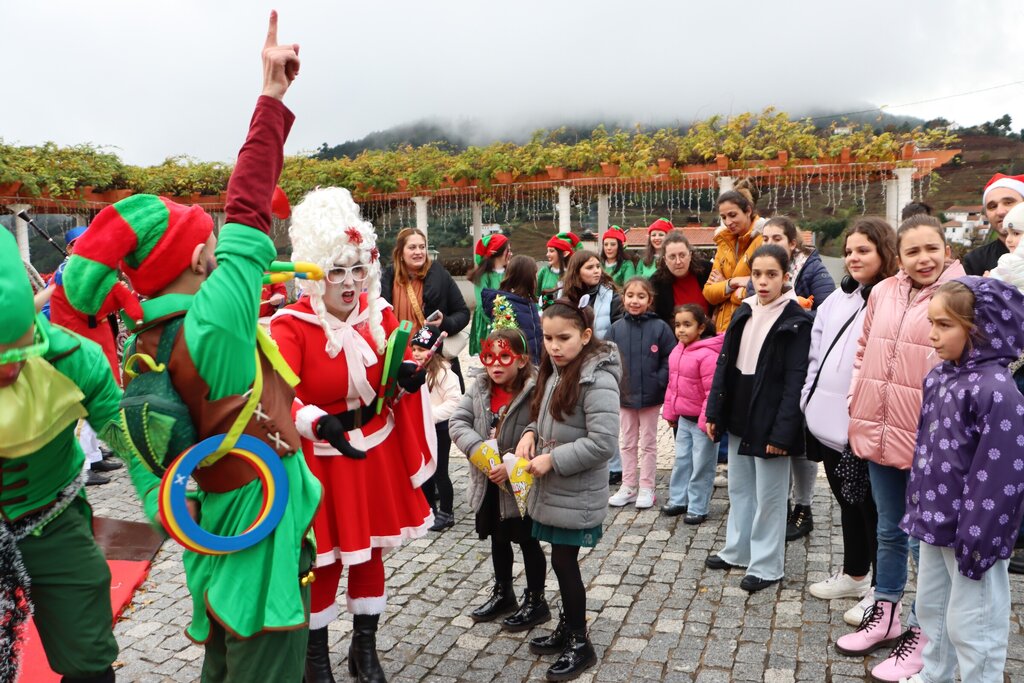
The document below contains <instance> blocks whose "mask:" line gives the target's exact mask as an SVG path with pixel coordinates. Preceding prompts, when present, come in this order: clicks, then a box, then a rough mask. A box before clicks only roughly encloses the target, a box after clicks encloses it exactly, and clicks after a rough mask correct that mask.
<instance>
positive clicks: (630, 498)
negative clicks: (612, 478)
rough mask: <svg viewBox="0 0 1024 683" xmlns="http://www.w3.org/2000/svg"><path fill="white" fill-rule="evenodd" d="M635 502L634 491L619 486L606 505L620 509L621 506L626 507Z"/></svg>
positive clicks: (627, 487)
mask: <svg viewBox="0 0 1024 683" xmlns="http://www.w3.org/2000/svg"><path fill="white" fill-rule="evenodd" d="M635 500H636V489H634V488H630V487H629V486H621V487H619V490H618V491H616V492H615V495H613V496H612V497H611V498H609V499H608V504H609V505H611V506H612V507H613V508H620V507H622V506H623V505H628V504H630V503H632V502H634V501H635Z"/></svg>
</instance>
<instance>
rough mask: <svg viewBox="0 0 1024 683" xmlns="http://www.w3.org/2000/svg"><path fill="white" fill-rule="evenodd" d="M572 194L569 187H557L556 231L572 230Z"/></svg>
mask: <svg viewBox="0 0 1024 683" xmlns="http://www.w3.org/2000/svg"><path fill="white" fill-rule="evenodd" d="M571 196H572V188H571V187H565V186H563V187H560V188H558V232H572V204H570V203H569V198H570V197H571Z"/></svg>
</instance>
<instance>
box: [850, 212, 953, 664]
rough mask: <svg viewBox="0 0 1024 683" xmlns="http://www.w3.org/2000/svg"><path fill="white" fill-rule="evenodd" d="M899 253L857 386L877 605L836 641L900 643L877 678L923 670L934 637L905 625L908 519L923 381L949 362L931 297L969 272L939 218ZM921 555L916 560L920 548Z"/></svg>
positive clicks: (901, 242)
mask: <svg viewBox="0 0 1024 683" xmlns="http://www.w3.org/2000/svg"><path fill="white" fill-rule="evenodd" d="M896 249H897V252H898V254H899V260H900V271H899V272H898V273H897V274H896V275H894V276H892V277H890V278H887V279H885V280H883V281H882V282H880V283H879V284H877V285H876V286H875V288H874V289H873V290H872V291H871V296H870V297H869V298H868V305H867V311H866V312H865V315H864V331H863V334H862V335H861V337H860V340H859V341H858V349H857V355H856V357H855V360H854V369H853V383H852V385H851V386H850V449H851V450H852V451H853V453H854V454H856V455H857V456H859V457H861V458H863V459H865V460H867V461H868V475H869V477H870V480H871V495H872V496H873V498H874V501H875V506H876V507H877V508H878V551H877V557H876V560H875V581H876V586H875V594H874V598H875V603H874V605H873V606H872V607H870V608H868V610H867V612H865V614H864V619H863V620H862V621H861V624H860V627H859V628H858V629H857V630H856V631H855V632H853V633H848V634H846V635H844V636H843V637H841V638H839V640H838V641H837V642H836V649H837V650H838V651H839V652H840V653H842V654H844V655H848V656H861V655H867V654H869V653H871V652H873V651H875V650H876V649H878V648H879V647H885V646H888V645H893V649H892V652H891V653H890V655H889V657H888V658H886V659H885V660H884V661H883V662H881V663H880V664H878V665H877V666H875V668H874V669H872V672H871V674H872V676H873V678H874V680H876V681H899V680H900V679H901V678H910V677H911V676H913V675H914V674H916V673H918V672H919V671H921V668H922V667H923V662H922V652H923V651H924V646H925V645H926V643H927V638H926V637H925V636H924V634H923V633H922V632H921V629H920V627H919V625H918V622H917V617H916V615H915V614H914V612H913V608H911V612H910V617H909V619H908V620H907V621H908V628H907V629H906V630H905V631H904V630H903V629H902V627H901V625H900V612H901V610H902V604H901V600H902V598H903V591H904V590H905V588H906V584H907V555H908V554H909V553H910V550H911V548H910V544H909V537H908V536H907V534H906V533H904V532H903V530H902V529H900V527H899V523H900V520H901V519H902V518H903V515H904V512H905V508H906V495H907V480H908V478H909V474H910V472H909V468H910V465H911V463H912V461H913V457H914V444H915V439H916V434H917V427H918V420H919V418H920V415H921V390H922V385H923V383H924V378H925V375H927V374H928V372H929V371H930V370H931V369H932V368H933V367H934V366H936V365H938V364H939V363H940V362H941V359H940V358H939V357H938V356H936V355H935V353H934V350H933V349H932V345H931V342H929V340H928V337H929V333H930V329H931V324H930V323H929V322H928V302H929V301H930V300H931V298H932V294H934V293H935V291H936V290H937V289H938V288H939V287H940V286H941V285H942V284H943V283H945V282H948V281H950V280H952V279H954V278H957V277H960V276H962V275H963V274H964V269H963V266H961V265H960V262H959V261H954V260H953V259H952V257H951V255H950V251H949V246H948V245H947V244H946V238H945V233H944V232H943V229H942V224H941V223H939V221H938V220H937V219H935V218H932V217H931V216H923V215H921V216H913V217H911V218H908V219H907V220H905V221H904V222H903V224H902V225H900V228H899V230H897V231H896ZM914 556H915V560H916V557H917V548H916V544H915V547H914Z"/></svg>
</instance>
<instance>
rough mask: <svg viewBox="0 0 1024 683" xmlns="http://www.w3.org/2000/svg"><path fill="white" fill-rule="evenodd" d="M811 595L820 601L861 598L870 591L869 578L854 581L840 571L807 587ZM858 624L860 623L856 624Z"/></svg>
mask: <svg viewBox="0 0 1024 683" xmlns="http://www.w3.org/2000/svg"><path fill="white" fill-rule="evenodd" d="M807 590H808V591H810V593H811V595H813V596H814V597H816V598H821V599H822V600H835V599H837V598H863V597H864V595H865V594H866V593H867V592H868V591H869V590H871V577H870V576H865V577H864V578H862V579H855V578H853V577H852V576H850V575H849V574H845V573H843V572H841V571H839V572H836V573H835V574H833V575H832V576H830V577H828V578H827V579H825V580H824V581H819V582H818V583H812V584H811V585H810V586H808V587H807ZM857 623H858V624H859V623H860V622H857Z"/></svg>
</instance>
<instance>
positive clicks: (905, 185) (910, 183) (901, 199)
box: [893, 167, 914, 225]
mask: <svg viewBox="0 0 1024 683" xmlns="http://www.w3.org/2000/svg"><path fill="white" fill-rule="evenodd" d="M893 173H895V174H896V197H897V199H896V202H897V206H898V207H899V211H903V207H905V206H906V205H907V204H909V203H910V202H912V201H914V168H913V167H911V168H897V169H896V170H894V171H893ZM896 218H897V219H899V216H898V215H897V216H896ZM893 225H895V223H894V224H893Z"/></svg>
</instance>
